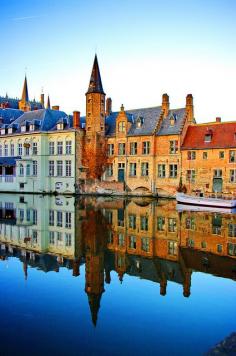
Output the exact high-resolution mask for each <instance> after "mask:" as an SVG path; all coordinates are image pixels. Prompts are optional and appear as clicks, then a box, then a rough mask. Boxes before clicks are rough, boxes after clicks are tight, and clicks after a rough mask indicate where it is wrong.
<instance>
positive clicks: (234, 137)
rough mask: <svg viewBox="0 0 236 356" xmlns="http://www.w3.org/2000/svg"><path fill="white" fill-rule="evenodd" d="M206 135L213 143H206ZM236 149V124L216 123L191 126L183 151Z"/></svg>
mask: <svg viewBox="0 0 236 356" xmlns="http://www.w3.org/2000/svg"><path fill="white" fill-rule="evenodd" d="M205 135H211V141H210V142H205ZM232 147H234V148H236V122H221V123H218V122H215V123H209V124H197V125H193V126H189V127H188V130H187V133H186V136H185V139H184V142H183V144H182V149H184V150H185V149H208V148H232Z"/></svg>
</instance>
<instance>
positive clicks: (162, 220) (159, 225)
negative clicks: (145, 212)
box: [157, 216, 165, 231]
mask: <svg viewBox="0 0 236 356" xmlns="http://www.w3.org/2000/svg"><path fill="white" fill-rule="evenodd" d="M164 230H165V218H164V217H163V216H158V217H157V231H164Z"/></svg>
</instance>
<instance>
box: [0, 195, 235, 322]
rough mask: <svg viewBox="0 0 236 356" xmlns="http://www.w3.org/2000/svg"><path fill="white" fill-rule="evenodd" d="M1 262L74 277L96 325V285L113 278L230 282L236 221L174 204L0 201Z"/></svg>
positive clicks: (186, 291) (100, 288)
mask: <svg viewBox="0 0 236 356" xmlns="http://www.w3.org/2000/svg"><path fill="white" fill-rule="evenodd" d="M0 219H1V225H0V239H1V251H0V252H1V259H2V260H5V259H7V258H8V257H9V256H16V257H17V258H18V259H19V260H20V261H22V268H23V273H24V275H25V279H27V275H28V272H27V270H28V266H30V267H33V268H37V269H40V270H42V271H44V272H48V271H55V272H59V271H60V268H61V267H66V268H68V269H71V270H72V274H73V276H79V275H80V266H81V265H82V264H84V263H85V277H86V278H85V280H86V282H85V292H86V294H87V296H88V302H89V306H90V310H91V318H92V321H93V323H94V325H96V323H97V318H98V311H99V308H100V301H101V298H102V294H103V293H104V291H105V290H104V282H106V283H107V284H109V283H112V281H111V271H116V272H117V276H118V278H119V280H120V283H122V281H123V279H124V278H125V274H127V275H129V276H136V277H139V278H142V279H146V280H149V281H152V282H155V283H157V284H159V286H160V294H161V295H162V296H165V295H166V293H167V285H168V281H172V282H175V283H178V284H180V285H182V286H183V296H184V297H189V296H190V294H191V292H190V287H191V277H192V274H193V272H196V271H201V272H204V273H209V274H214V275H216V276H220V277H224V278H229V279H233V280H235V279H236V260H235V256H236V215H234V214H215V213H203V212H179V213H178V212H177V210H176V203H175V201H159V202H157V201H150V200H144V199H133V200H125V199H114V200H112V199H109V198H106V199H101V198H99V199H95V198H80V199H78V200H76V199H75V198H74V197H64V196H63V197H49V196H39V195H35V196H33V195H25V196H23V195H22V196H20V195H1V208H0Z"/></svg>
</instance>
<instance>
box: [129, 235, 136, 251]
mask: <svg viewBox="0 0 236 356" xmlns="http://www.w3.org/2000/svg"><path fill="white" fill-rule="evenodd" d="M129 248H133V249H136V236H130V237H129Z"/></svg>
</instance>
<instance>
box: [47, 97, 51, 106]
mask: <svg viewBox="0 0 236 356" xmlns="http://www.w3.org/2000/svg"><path fill="white" fill-rule="evenodd" d="M47 109H51V104H50V98H49V95H48V102H47Z"/></svg>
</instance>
